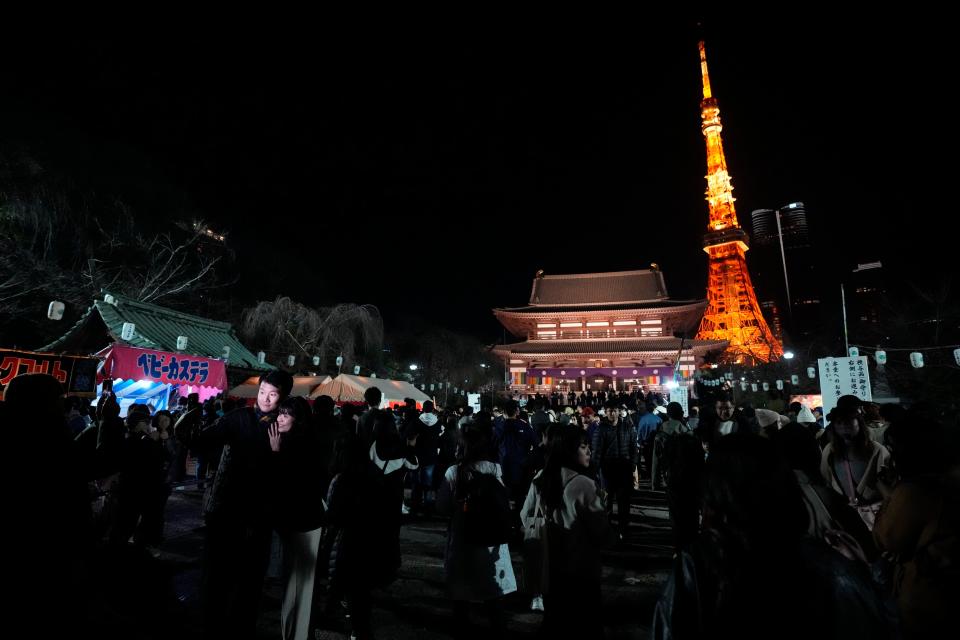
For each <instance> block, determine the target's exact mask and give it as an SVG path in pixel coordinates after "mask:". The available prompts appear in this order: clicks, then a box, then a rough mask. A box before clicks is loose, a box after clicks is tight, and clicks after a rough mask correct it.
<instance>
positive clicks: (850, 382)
mask: <svg viewBox="0 0 960 640" xmlns="http://www.w3.org/2000/svg"><path fill="white" fill-rule="evenodd" d="M817 363H818V364H819V365H820V393H821V394H822V396H823V414H824V415H827V414H828V413H830V410H831V409H833V408H834V407H835V406H837V399H838V398H839V397H840V396H856V397H858V398H860V399H861V400H873V394H872V393H871V392H870V371H869V369H868V367H867V358H866V357H865V356H860V357H858V358H820V359H819V360H818V361H817Z"/></svg>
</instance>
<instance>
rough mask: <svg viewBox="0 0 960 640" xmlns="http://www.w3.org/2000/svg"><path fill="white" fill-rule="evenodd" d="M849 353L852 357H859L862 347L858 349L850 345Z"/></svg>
mask: <svg viewBox="0 0 960 640" xmlns="http://www.w3.org/2000/svg"><path fill="white" fill-rule="evenodd" d="M847 353H848V354H849V356H850V357H851V358H859V357H860V349H857V348H856V347H850V348H849V349H848V350H847Z"/></svg>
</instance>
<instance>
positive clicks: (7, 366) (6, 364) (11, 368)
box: [0, 356, 20, 387]
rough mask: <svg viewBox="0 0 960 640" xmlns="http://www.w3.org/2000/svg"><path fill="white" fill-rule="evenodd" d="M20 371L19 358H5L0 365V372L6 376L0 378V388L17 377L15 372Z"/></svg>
mask: <svg viewBox="0 0 960 640" xmlns="http://www.w3.org/2000/svg"><path fill="white" fill-rule="evenodd" d="M19 369H20V358H12V357H10V356H7V357H6V358H4V359H3V363H2V364H0V371H7V373H6V375H4V376H3V377H2V378H0V386H4V387H5V386H7V385H8V384H9V383H10V381H11V380H13V379H14V378H15V377H17V371H18V370H19Z"/></svg>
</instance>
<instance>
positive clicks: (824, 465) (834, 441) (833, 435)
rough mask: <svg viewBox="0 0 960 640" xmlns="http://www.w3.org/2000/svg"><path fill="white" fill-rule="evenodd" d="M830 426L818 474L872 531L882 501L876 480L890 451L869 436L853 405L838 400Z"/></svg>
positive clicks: (884, 466) (887, 462) (885, 465)
mask: <svg viewBox="0 0 960 640" xmlns="http://www.w3.org/2000/svg"><path fill="white" fill-rule="evenodd" d="M847 397H850V396H844V397H843V398H840V400H841V401H842V400H843V399H844V398H847ZM830 427H831V432H830V444H828V445H827V446H826V448H825V449H824V450H823V456H822V458H821V461H820V473H821V474H822V475H823V479H824V480H825V481H826V482H827V484H828V485H830V486H831V487H833V489H834V490H835V491H837V492H839V493H841V494H843V495H844V496H846V498H847V500H849V501H850V504H852V505H854V506H856V507H857V510H858V511H859V512H860V515H861V517H862V518H863V520H864V522H865V523H866V525H867V527H869V528H870V529H871V530H872V529H873V522H874V518H875V516H876V513H877V511H879V509H880V503H881V501H882V500H883V496H882V495H881V493H880V485H879V483H878V481H879V479H880V477H881V476H882V474H883V473H884V470H885V468H886V467H887V466H888V465H889V464H890V452H889V451H887V449H886V447H884V446H883V445H882V444H880V443H877V442H874V441H872V440H871V439H870V434H869V432H868V431H867V426H866V423H865V422H864V421H863V416H861V415H860V412H859V411H858V410H857V408H856V407H855V406H853V405H852V404H844V403H841V402H840V401H838V402H837V407H836V408H834V410H833V411H832V412H831V421H830Z"/></svg>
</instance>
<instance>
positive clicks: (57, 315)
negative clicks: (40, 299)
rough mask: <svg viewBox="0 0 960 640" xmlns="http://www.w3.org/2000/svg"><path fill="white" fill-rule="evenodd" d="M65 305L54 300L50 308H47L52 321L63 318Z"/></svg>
mask: <svg viewBox="0 0 960 640" xmlns="http://www.w3.org/2000/svg"><path fill="white" fill-rule="evenodd" d="M63 309H64V306H63V303H62V302H60V301H59V300H54V301H53V302H51V303H50V306H49V307H47V317H48V318H49V319H51V320H60V319H61V318H63Z"/></svg>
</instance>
